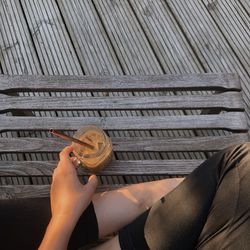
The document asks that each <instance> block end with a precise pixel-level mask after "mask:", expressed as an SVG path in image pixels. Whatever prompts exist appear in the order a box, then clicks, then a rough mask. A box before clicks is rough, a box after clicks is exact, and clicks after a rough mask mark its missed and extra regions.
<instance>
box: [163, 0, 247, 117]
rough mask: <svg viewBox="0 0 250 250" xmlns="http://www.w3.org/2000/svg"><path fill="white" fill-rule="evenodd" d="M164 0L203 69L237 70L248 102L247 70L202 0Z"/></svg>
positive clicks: (214, 70)
mask: <svg viewBox="0 0 250 250" xmlns="http://www.w3.org/2000/svg"><path fill="white" fill-rule="evenodd" d="M166 2H167V5H168V7H169V8H170V9H171V12H172V13H173V14H174V16H175V18H176V20H177V21H178V23H179V25H180V26H181V28H182V30H183V32H184V33H185V35H186V37H187V38H188V39H189V41H190V44H191V45H192V47H193V50H194V51H195V53H196V55H197V56H198V57H199V60H200V61H201V62H202V63H203V66H204V69H205V70H206V72H237V73H238V74H239V76H240V79H241V83H242V89H243V90H244V91H243V98H244V100H245V102H246V104H247V103H249V98H248V97H247V95H246V94H245V93H250V90H249V81H250V77H249V73H248V72H247V70H246V69H245V68H244V67H243V65H242V64H241V63H240V60H239V58H238V56H237V54H236V53H235V51H234V50H232V47H231V46H230V44H229V42H228V41H227V39H226V38H225V36H224V34H223V33H222V32H221V30H220V28H219V27H218V25H217V24H216V22H215V21H214V19H213V18H212V17H211V15H210V13H209V10H208V9H207V8H206V6H205V4H204V3H203V1H185V0H180V1H172V0H167V1H166ZM248 106H249V105H246V113H247V115H248V121H249V117H250V109H249V107H248Z"/></svg>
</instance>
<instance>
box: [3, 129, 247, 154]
mask: <svg viewBox="0 0 250 250" xmlns="http://www.w3.org/2000/svg"><path fill="white" fill-rule="evenodd" d="M111 140H112V144H113V150H114V151H115V152H126V151H128V152H140V151H149V152H153V151H158V152H161V151H162V152H164V151H166V152H182V151H188V152H192V151H218V150H221V149H222V148H224V147H227V146H229V145H231V144H236V143H241V142H245V141H247V140H248V134H247V133H244V134H238V133H237V134H232V135H228V136H207V137H205V136H204V137H179V138H176V137H173V138H168V137H166V138H162V137H158V138H156V137H144V138H140V137H131V138H129V137H127V138H126V137H117V138H115V137H112V138H111ZM67 145H68V142H65V141H63V140H60V139H57V138H0V152H1V153H23V152H59V151H61V149H62V148H63V147H65V146H67Z"/></svg>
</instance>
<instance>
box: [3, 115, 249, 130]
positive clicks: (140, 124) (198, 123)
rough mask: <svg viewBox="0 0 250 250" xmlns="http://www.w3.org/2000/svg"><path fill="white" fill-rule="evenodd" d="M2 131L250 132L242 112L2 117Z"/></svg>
mask: <svg viewBox="0 0 250 250" xmlns="http://www.w3.org/2000/svg"><path fill="white" fill-rule="evenodd" d="M0 119H1V124H0V131H2V132H3V131H9V130H14V131H17V130H47V131H48V130H49V129H50V128H54V129H59V130H77V129H78V128H80V127H83V126H87V125H89V124H93V125H96V126H99V127H101V128H103V129H105V130H149V129H156V130H158V129H159V130H160V129H169V130H171V129H226V130H236V131H248V126H247V124H246V117H245V114H244V113H241V112H229V113H222V114H219V115H193V116H169V117H167V116H148V117H145V116H144V117H136V116H134V117H85V118H84V119H83V118H82V117H74V118H71V119H68V118H67V117H11V116H9V117H7V116H3V115H0Z"/></svg>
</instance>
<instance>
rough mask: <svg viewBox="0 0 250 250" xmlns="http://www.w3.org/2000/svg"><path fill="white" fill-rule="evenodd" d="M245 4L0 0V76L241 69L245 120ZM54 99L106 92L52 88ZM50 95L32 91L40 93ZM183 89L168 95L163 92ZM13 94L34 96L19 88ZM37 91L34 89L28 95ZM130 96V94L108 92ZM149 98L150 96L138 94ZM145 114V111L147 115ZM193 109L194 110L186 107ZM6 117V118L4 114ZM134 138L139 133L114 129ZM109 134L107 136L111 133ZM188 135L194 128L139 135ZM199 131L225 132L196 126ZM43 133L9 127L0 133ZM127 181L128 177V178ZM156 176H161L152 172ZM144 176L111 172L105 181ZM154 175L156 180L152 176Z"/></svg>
mask: <svg viewBox="0 0 250 250" xmlns="http://www.w3.org/2000/svg"><path fill="white" fill-rule="evenodd" d="M249 27H250V4H249V1H247V0H240V1H239V0H219V1H212V0H209V1H208V0H199V1H196V0H179V1H174V0H165V1H163V0H154V1H152V0H140V1H139V0H124V1H121V0H84V1H82V0H44V1H39V0H8V1H7V0H0V73H2V74H11V75H12V74H29V75H35V74H44V75H158V74H183V73H206V72H213V73H216V72H236V73H238V74H239V76H240V79H241V83H242V88H243V98H244V101H245V105H246V111H247V119H248V124H250V108H249V107H250V105H249V104H250V86H249V85H250V28H249ZM53 94H54V95H57V96H60V95H65V96H79V97H81V96H86V95H90V96H91V95H97V96H100V95H105V93H104V94H103V93H90V92H89V93H74V92H73V93H72V92H70V93H67V92H65V93H62V92H60V93H59V92H58V93H53ZM53 94H51V93H49V92H44V93H36V95H41V96H51V95H53ZM176 94H181V93H174V92H169V95H176ZM19 95H32V93H30V92H29V93H28V92H27V93H26V92H21V93H19ZM33 95H35V94H33ZM113 95H117V96H119V95H131V93H126V92H125V93H113ZM138 95H152V96H154V95H155V93H138ZM150 112H151V113H150ZM187 112H190V111H180V110H178V111H177V110H173V111H146V110H145V111H101V112H96V111H84V112H83V111H73V112H69V111H56V112H55V111H46V112H44V111H36V112H33V113H31V114H29V115H32V116H51V117H53V116H57V117H58V116H59V117H60V116H61V117H64V116H80V117H83V116H90V115H91V116H101V117H103V116H104V117H105V116H134V115H157V114H158V113H160V114H163V113H164V114H165V115H180V114H182V115H185V114H187ZM192 112H193V114H196V112H194V111H192ZM8 115H11V113H9V114H8ZM112 133H114V135H117V134H119V135H121V136H122V135H126V136H134V135H136V134H137V133H138V132H137V131H114V132H112ZM112 133H111V135H112ZM140 133H141V134H140V136H145V137H146V136H154V135H157V136H161V135H165V136H166V135H167V136H186V137H188V136H191V135H193V133H194V132H193V131H192V130H189V131H171V132H168V131H165V132H164V131H163V132H158V131H151V132H150V134H147V133H146V132H140ZM196 133H198V134H199V135H204V136H207V135H211V134H216V133H224V132H221V131H219V132H218V131H216V132H215V131H198V132H196ZM27 135H28V136H32V137H38V138H39V137H49V135H48V134H47V133H46V132H39V133H36V132H30V131H24V132H15V131H13V132H7V133H1V136H2V137H7V138H9V137H25V136H27ZM207 156H209V154H208V153H200V152H194V153H189V154H185V153H169V154H165V153H156V152H154V153H126V154H125V153H122V152H121V153H117V154H116V158H117V159H121V160H122V159H125V160H126V159H142V158H144V159H145V158H146V159H174V158H188V159H189V158H190V159H204V158H206V157H207ZM0 159H1V160H19V159H20V160H34V161H36V160H39V159H46V160H56V159H57V155H56V154H53V153H46V154H45V153H34V154H27V153H19V154H4V153H3V154H1V155H0ZM126 178H127V177H126ZM155 178H160V177H155ZM114 179H116V180H118V181H119V182H129V183H130V182H137V181H144V180H148V177H140V178H137V177H134V178H133V177H131V178H127V179H124V178H123V177H122V176H118V177H115V176H112V177H110V180H107V179H105V180H104V179H103V180H102V181H103V182H104V184H105V182H109V181H111V182H112V181H113V180H114ZM153 179H154V178H153ZM49 183H50V177H22V178H17V177H15V176H13V177H1V178H0V184H1V185H6V184H20V185H23V184H49Z"/></svg>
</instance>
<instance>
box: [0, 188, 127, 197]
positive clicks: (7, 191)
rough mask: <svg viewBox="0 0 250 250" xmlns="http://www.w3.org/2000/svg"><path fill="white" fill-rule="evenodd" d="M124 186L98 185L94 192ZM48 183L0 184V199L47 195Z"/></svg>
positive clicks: (48, 193)
mask: <svg viewBox="0 0 250 250" xmlns="http://www.w3.org/2000/svg"><path fill="white" fill-rule="evenodd" d="M122 187H126V184H123V185H122V184H111V185H99V186H98V187H97V191H96V192H105V191H109V190H114V189H118V188H122ZM49 195H50V185H1V186H0V199H21V198H42V197H49Z"/></svg>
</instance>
